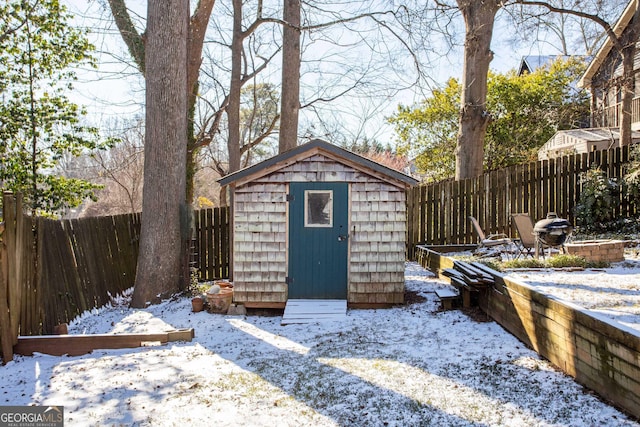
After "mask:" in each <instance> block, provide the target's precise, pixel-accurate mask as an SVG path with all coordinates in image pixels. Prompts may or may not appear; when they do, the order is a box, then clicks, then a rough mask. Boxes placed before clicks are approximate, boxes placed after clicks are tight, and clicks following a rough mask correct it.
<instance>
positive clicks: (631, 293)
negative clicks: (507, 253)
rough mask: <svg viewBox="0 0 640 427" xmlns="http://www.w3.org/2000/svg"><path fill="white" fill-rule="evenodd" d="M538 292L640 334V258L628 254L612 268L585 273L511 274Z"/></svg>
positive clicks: (525, 272) (633, 252)
mask: <svg viewBox="0 0 640 427" xmlns="http://www.w3.org/2000/svg"><path fill="white" fill-rule="evenodd" d="M509 275H510V276H512V277H515V278H517V279H518V280H520V281H524V282H526V283H527V284H529V285H531V286H533V287H534V288H536V289H537V290H538V291H540V292H542V293H544V294H547V295H552V296H554V297H555V298H558V299H561V300H563V301H568V302H571V303H573V304H576V305H578V306H580V307H583V308H585V309H587V310H588V311H589V312H591V313H592V314H594V315H595V316H597V317H599V318H600V319H609V320H612V321H614V322H619V323H620V324H622V325H625V326H626V327H628V328H631V329H635V330H637V331H640V256H639V255H638V252H637V250H636V251H627V252H626V253H625V261H623V262H618V263H614V264H612V266H611V267H610V268H604V269H587V270H584V271H553V270H541V271H521V272H511V273H510V274H509Z"/></svg>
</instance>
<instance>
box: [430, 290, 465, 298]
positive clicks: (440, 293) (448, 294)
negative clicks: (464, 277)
mask: <svg viewBox="0 0 640 427" xmlns="http://www.w3.org/2000/svg"><path fill="white" fill-rule="evenodd" d="M436 295H437V297H438V298H440V299H444V298H457V297H459V296H460V293H459V292H458V291H457V290H456V289H455V288H440V289H436Z"/></svg>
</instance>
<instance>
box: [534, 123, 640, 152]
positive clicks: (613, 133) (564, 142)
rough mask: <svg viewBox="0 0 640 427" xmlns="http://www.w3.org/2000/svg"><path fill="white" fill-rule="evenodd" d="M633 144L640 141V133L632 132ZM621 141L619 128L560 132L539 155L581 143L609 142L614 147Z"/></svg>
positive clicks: (540, 150)
mask: <svg viewBox="0 0 640 427" xmlns="http://www.w3.org/2000/svg"><path fill="white" fill-rule="evenodd" d="M631 139H632V142H633V143H635V142H637V141H640V131H637V130H632V131H631ZM619 140H620V129H618V128H588V129H567V130H560V131H558V132H556V133H555V135H553V137H551V138H550V139H549V141H547V142H546V143H545V144H544V145H543V146H542V147H540V149H539V150H538V153H539V154H542V153H545V152H549V151H552V150H560V149H567V148H572V147H575V146H576V144H579V143H597V142H603V141H609V142H610V144H611V145H614V144H615V143H617V142H618V141H619Z"/></svg>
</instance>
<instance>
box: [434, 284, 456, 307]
mask: <svg viewBox="0 0 640 427" xmlns="http://www.w3.org/2000/svg"><path fill="white" fill-rule="evenodd" d="M436 296H437V297H438V298H439V299H440V302H441V303H442V309H443V310H451V309H452V308H453V302H454V301H455V300H457V299H458V298H459V297H460V294H459V293H458V292H457V291H456V290H455V289H451V288H441V289H436Z"/></svg>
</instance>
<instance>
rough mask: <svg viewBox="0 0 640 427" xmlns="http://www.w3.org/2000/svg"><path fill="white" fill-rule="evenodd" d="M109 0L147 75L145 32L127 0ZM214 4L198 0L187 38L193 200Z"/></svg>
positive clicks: (189, 188) (189, 170)
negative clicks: (196, 125) (198, 110)
mask: <svg viewBox="0 0 640 427" xmlns="http://www.w3.org/2000/svg"><path fill="white" fill-rule="evenodd" d="M108 1H109V7H110V8H111V13H112V14H113V17H114V20H115V23H116V25H117V26H118V30H119V32H120V35H121V36H122V39H123V40H124V42H125V44H126V45H127V47H128V49H129V53H130V54H131V57H132V58H133V60H134V61H135V63H136V65H137V67H138V69H139V70H140V72H141V73H142V75H143V76H144V75H145V73H146V64H145V50H146V44H145V43H146V40H145V38H144V37H143V35H142V34H139V33H138V31H137V30H136V28H135V26H134V24H133V21H132V20H131V16H130V14H129V11H128V10H127V7H126V2H125V0H108ZM214 4H215V0H198V2H197V5H196V10H195V11H194V12H193V16H191V18H190V20H189V38H188V40H187V46H188V49H187V55H188V61H187V89H188V90H189V104H188V105H189V106H188V111H189V116H188V117H189V126H190V128H191V129H190V131H189V136H188V137H187V139H186V150H187V167H186V174H187V190H186V193H185V199H186V202H187V203H189V204H191V203H193V187H194V183H193V179H194V176H195V170H196V151H197V148H198V146H199V145H198V144H197V142H198V141H196V138H195V136H194V132H193V122H194V121H193V117H194V111H195V105H196V100H197V93H198V76H199V73H200V65H201V64H202V46H203V45H204V36H205V33H206V30H207V25H208V24H209V18H210V16H211V11H212V10H213V6H214ZM147 32H148V31H147Z"/></svg>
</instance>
